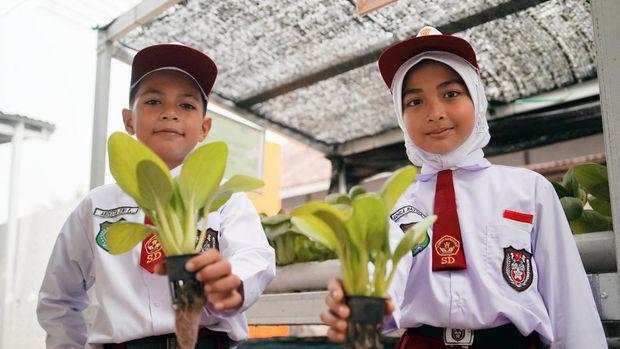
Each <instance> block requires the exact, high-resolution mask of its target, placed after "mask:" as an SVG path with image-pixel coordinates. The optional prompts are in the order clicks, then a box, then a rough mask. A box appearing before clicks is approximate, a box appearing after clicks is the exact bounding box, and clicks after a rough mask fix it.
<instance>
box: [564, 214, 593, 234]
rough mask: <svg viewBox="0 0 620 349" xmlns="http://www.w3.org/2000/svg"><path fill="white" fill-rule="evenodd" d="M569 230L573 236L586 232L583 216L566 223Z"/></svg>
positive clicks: (586, 227)
mask: <svg viewBox="0 0 620 349" xmlns="http://www.w3.org/2000/svg"><path fill="white" fill-rule="evenodd" d="M568 225H569V226H570V230H571V231H572V232H573V234H583V233H587V232H588V226H587V224H586V222H585V221H584V219H583V215H582V216H581V217H579V218H577V219H575V220H572V221H568Z"/></svg>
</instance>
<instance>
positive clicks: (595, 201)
mask: <svg viewBox="0 0 620 349" xmlns="http://www.w3.org/2000/svg"><path fill="white" fill-rule="evenodd" d="M588 203H590V206H591V207H592V208H593V209H594V211H596V212H598V213H600V214H602V215H603V216H607V217H611V203H610V202H609V201H607V200H603V199H599V198H598V197H596V196H593V195H588Z"/></svg>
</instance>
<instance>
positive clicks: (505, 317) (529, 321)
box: [390, 160, 606, 348]
mask: <svg viewBox="0 0 620 349" xmlns="http://www.w3.org/2000/svg"><path fill="white" fill-rule="evenodd" d="M485 161H486V160H484V161H482V162H481V166H480V168H474V169H473V170H472V169H463V168H460V169H457V170H455V171H454V177H453V178H454V189H455V195H456V206H457V211H458V217H459V223H460V228H461V237H462V243H463V245H462V247H463V248H464V252H465V257H466V261H467V269H465V270H458V271H436V272H433V271H432V252H431V248H433V247H432V231H431V230H429V235H430V237H431V243H430V244H429V245H428V246H427V247H426V248H425V249H424V250H422V251H421V252H419V253H418V254H417V255H416V256H415V257H414V256H413V254H412V253H410V254H408V255H407V256H406V257H405V258H403V260H402V261H401V263H400V264H399V266H398V269H399V271H398V275H396V276H395V279H394V282H393V284H392V285H391V290H390V295H391V296H392V297H393V299H394V301H395V304H396V308H397V309H396V310H395V311H394V314H393V315H394V320H395V321H396V324H397V325H398V327H400V328H409V327H418V326H420V325H423V324H427V325H431V326H436V327H447V328H464V329H483V328H492V327H496V326H500V325H503V324H507V323H513V324H514V325H515V326H516V327H517V328H518V329H519V330H520V332H521V333H522V334H524V335H527V334H529V333H531V332H532V331H536V332H538V333H539V334H540V335H541V338H542V340H543V341H544V342H545V343H547V344H551V347H552V348H606V342H605V335H604V333H603V328H602V325H601V320H600V318H599V315H598V313H597V310H596V306H595V303H594V300H593V297H592V291H591V289H590V286H589V283H588V280H587V277H586V274H585V271H584V268H583V265H582V263H581V259H580V257H579V253H578V251H577V247H576V244H575V242H574V239H573V236H572V233H571V230H570V228H569V225H568V222H567V220H566V216H565V215H564V211H563V210H562V207H561V205H560V202H559V200H558V198H557V195H556V193H555V191H554V189H553V186H552V185H551V183H549V182H548V181H547V180H546V179H545V178H544V177H543V176H541V175H539V174H537V173H535V172H532V171H529V170H526V169H521V168H515V167H506V166H496V165H492V166H490V167H487V166H488V163H487V164H486V165H485V163H484V162H485ZM436 179H437V176H436V175H434V174H433V175H429V176H422V178H421V179H419V180H418V181H417V182H415V183H414V184H412V185H411V186H410V187H409V188H408V189H407V190H406V191H405V193H404V194H403V195H402V196H401V198H400V199H399V201H398V203H397V204H396V206H395V207H394V210H393V211H392V212H393V213H392V215H391V218H392V219H391V220H390V234H391V245H392V248H394V247H395V244H396V243H397V242H398V241H400V238H401V236H402V234H403V232H402V230H401V228H400V227H399V226H400V225H401V224H407V223H413V222H417V221H420V220H421V219H422V218H423V217H424V216H426V215H430V214H433V204H434V197H435V184H436ZM504 210H511V211H516V212H519V213H524V214H530V215H533V221H532V223H531V224H528V223H524V222H518V221H515V220H511V219H507V218H504V217H503V213H504ZM509 247H512V248H514V249H515V250H521V249H523V250H525V251H526V252H527V253H531V254H532V257H531V262H530V265H531V271H532V273H531V274H530V275H529V276H530V277H531V278H532V282H531V285H530V286H529V287H527V288H526V289H525V290H522V291H517V290H516V289H515V288H513V287H511V285H510V283H509V281H508V280H509V279H506V278H505V277H504V275H503V272H504V271H503V269H502V265H503V263H504V260H505V259H506V258H507V257H506V256H507V253H506V252H505V250H504V248H509ZM526 255H527V254H526ZM504 270H505V269H504Z"/></svg>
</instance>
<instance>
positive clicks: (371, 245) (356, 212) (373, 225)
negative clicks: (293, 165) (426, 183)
mask: <svg viewBox="0 0 620 349" xmlns="http://www.w3.org/2000/svg"><path fill="white" fill-rule="evenodd" d="M416 175H417V169H416V168H415V167H413V166H408V167H405V168H402V169H400V170H398V171H396V172H395V173H394V174H393V175H392V176H391V177H390V179H388V180H387V181H386V183H385V184H384V186H383V187H382V188H381V190H380V191H379V192H378V193H366V192H361V190H360V189H355V190H352V191H351V192H350V194H352V195H339V196H337V195H333V196H331V197H328V198H326V201H325V202H318V201H314V202H309V203H306V204H303V205H301V206H299V207H297V208H296V209H294V210H293V211H292V212H291V216H292V218H291V221H292V223H293V225H294V226H295V227H297V228H298V229H299V231H300V232H301V233H303V234H304V235H306V236H307V237H308V238H310V239H311V240H313V241H316V242H318V243H320V244H322V245H324V246H325V247H327V248H328V249H330V250H332V251H334V252H335V254H336V255H337V256H338V259H339V260H340V264H341V268H342V275H343V284H344V288H345V291H346V292H347V294H349V295H364V296H377V297H383V296H385V294H386V292H387V289H388V287H389V285H390V283H391V281H392V278H393V277H394V274H395V271H396V266H397V265H398V262H399V261H400V260H401V258H402V257H403V256H405V255H406V254H407V253H410V252H411V250H412V248H414V246H417V245H420V244H422V243H423V240H425V239H426V238H427V235H426V231H427V229H428V228H429V227H430V225H431V224H432V223H433V222H434V221H435V219H436V217H435V216H431V217H428V218H426V219H425V220H423V221H421V222H419V223H418V224H416V225H415V226H413V227H411V228H410V229H409V230H408V231H407V232H406V233H405V235H404V236H403V238H402V239H401V241H400V242H399V244H398V245H397V247H396V248H395V250H394V251H393V252H392V251H391V249H390V244H389V222H388V219H389V216H388V215H389V212H390V211H391V209H392V208H393V206H394V204H395V203H396V201H397V200H398V198H399V197H400V195H401V194H402V193H403V192H404V191H405V189H407V187H409V185H410V184H411V183H412V182H413V181H414V180H415V177H416ZM369 265H372V266H373V268H369ZM371 269H372V270H371Z"/></svg>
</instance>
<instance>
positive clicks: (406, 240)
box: [388, 215, 437, 286]
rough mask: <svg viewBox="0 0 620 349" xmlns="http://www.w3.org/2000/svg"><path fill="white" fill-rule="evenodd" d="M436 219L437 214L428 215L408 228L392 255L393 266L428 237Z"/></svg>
mask: <svg viewBox="0 0 620 349" xmlns="http://www.w3.org/2000/svg"><path fill="white" fill-rule="evenodd" d="M435 220H437V216H435V215H432V216H428V217H426V218H424V219H423V220H421V221H420V222H418V223H416V224H415V225H414V226H412V227H411V228H409V229H407V232H406V233H405V235H404V236H403V238H402V239H401V240H400V242H399V243H398V246H396V249H395V250H394V254H393V255H392V268H394V269H395V268H396V266H397V265H398V262H400V260H401V258H403V256H404V255H405V254H407V253H408V252H409V251H411V249H412V248H413V247H414V246H416V245H420V244H423V243H424V240H425V239H426V232H427V230H428V228H429V227H430V226H431V225H432V224H433V223H434V222H435ZM388 286H389V285H388Z"/></svg>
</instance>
